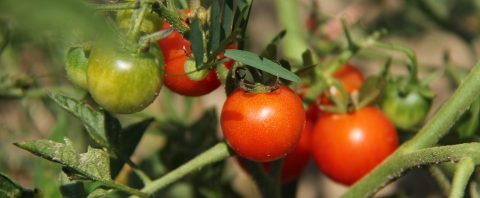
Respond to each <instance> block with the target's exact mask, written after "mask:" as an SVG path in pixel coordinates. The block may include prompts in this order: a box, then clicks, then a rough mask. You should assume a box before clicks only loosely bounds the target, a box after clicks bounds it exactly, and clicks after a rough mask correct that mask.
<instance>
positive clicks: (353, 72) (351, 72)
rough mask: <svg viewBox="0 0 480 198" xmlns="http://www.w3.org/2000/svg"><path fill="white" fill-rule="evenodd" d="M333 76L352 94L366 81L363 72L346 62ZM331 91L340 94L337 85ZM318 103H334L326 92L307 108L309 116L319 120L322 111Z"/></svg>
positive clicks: (313, 119)
mask: <svg viewBox="0 0 480 198" xmlns="http://www.w3.org/2000/svg"><path fill="white" fill-rule="evenodd" d="M333 77H334V78H336V79H338V80H339V81H340V82H341V83H342V86H343V87H344V88H345V90H346V91H347V92H348V93H350V94H351V93H353V92H356V91H358V90H359V89H360V87H361V86H362V83H363V82H364V81H365V79H364V77H363V74H362V73H361V72H360V71H359V70H358V69H357V68H356V67H355V66H353V65H352V64H350V63H347V64H344V65H343V66H342V67H341V68H340V69H339V70H337V71H336V72H335V74H333ZM329 91H330V93H331V94H338V90H337V89H336V88H335V87H332V88H331V89H330V90H329ZM318 103H320V104H321V105H330V104H332V103H331V101H330V100H328V97H327V96H326V95H325V94H322V95H320V96H319V97H318V101H317V102H316V103H313V104H311V105H310V106H309V107H308V109H307V118H311V119H312V121H315V120H317V118H318V114H319V113H320V109H319V108H318Z"/></svg>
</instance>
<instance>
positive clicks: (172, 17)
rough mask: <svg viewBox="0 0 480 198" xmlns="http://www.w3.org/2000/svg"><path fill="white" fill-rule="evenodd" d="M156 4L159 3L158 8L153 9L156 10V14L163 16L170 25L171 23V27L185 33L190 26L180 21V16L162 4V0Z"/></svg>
mask: <svg viewBox="0 0 480 198" xmlns="http://www.w3.org/2000/svg"><path fill="white" fill-rule="evenodd" d="M158 5H159V6H158V9H155V10H154V11H155V12H157V13H158V15H160V16H162V17H163V18H165V20H167V22H168V23H169V24H170V25H172V27H173V28H174V29H175V30H177V31H178V32H180V33H181V34H185V33H187V32H188V31H189V30H190V28H189V27H188V26H187V25H185V24H184V23H183V22H182V20H180V17H179V16H178V14H177V13H176V12H175V11H173V10H170V9H168V8H167V7H165V5H163V4H162V2H158Z"/></svg>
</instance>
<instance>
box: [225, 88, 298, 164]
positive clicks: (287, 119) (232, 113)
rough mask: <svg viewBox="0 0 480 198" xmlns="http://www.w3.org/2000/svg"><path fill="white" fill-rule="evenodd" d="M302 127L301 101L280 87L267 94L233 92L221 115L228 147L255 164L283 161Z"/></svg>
mask: <svg viewBox="0 0 480 198" xmlns="http://www.w3.org/2000/svg"><path fill="white" fill-rule="evenodd" d="M304 125H305V111H304V110H303V106H302V101H301V100H300V98H299V97H298V96H297V95H296V94H295V93H294V92H293V91H292V90H291V89H290V88H288V87H286V86H284V85H280V87H279V88H278V89H276V90H274V91H271V92H268V93H249V92H247V91H245V90H243V89H241V88H237V89H236V90H234V91H233V92H232V93H231V94H230V95H229V96H228V98H227V100H226V101H225V103H224V105H223V109H222V113H221V127H222V130H223V135H224V137H225V140H226V141H227V142H228V143H229V145H230V147H231V148H232V149H233V150H234V151H235V152H236V153H237V154H238V155H239V156H241V157H244V158H246V159H249V160H252V161H257V162H267V161H273V160H277V159H280V158H282V157H285V156H286V155H287V154H288V153H290V152H291V151H292V150H293V149H294V148H295V146H296V145H297V143H298V141H299V139H300V135H301V133H302V130H303V127H304Z"/></svg>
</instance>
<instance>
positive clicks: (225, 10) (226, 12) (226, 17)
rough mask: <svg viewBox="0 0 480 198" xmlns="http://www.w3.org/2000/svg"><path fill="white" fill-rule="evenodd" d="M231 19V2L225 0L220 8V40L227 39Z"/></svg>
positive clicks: (230, 27)
mask: <svg viewBox="0 0 480 198" xmlns="http://www.w3.org/2000/svg"><path fill="white" fill-rule="evenodd" d="M232 19H233V0H225V2H224V3H223V6H222V20H221V21H222V29H221V32H220V40H224V39H225V38H227V35H229V34H230V32H231V29H232Z"/></svg>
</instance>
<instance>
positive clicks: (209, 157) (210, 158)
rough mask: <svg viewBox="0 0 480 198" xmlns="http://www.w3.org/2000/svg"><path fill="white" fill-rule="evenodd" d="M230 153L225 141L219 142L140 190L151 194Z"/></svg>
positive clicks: (222, 158)
mask: <svg viewBox="0 0 480 198" xmlns="http://www.w3.org/2000/svg"><path fill="white" fill-rule="evenodd" d="M230 155H231V153H230V151H229V149H228V146H227V144H226V143H225V142H220V143H218V144H216V145H215V146H213V147H212V148H210V149H208V150H207V151H205V152H203V153H202V154H200V155H198V156H197V157H195V158H193V159H192V160H190V161H188V162H187V163H185V164H183V165H181V166H180V167H178V168H176V169H175V170H172V171H171V172H169V173H167V174H166V175H164V176H163V177H161V178H159V179H156V180H154V181H152V182H151V183H150V184H148V185H146V186H145V187H144V188H143V189H142V192H144V193H147V194H149V195H151V194H153V193H155V192H156V191H158V190H160V189H162V188H164V187H166V186H167V185H169V184H171V183H173V182H175V181H177V180H178V179H180V178H182V177H183V176H185V175H187V174H189V173H191V172H194V171H198V170H200V169H201V168H203V167H205V166H207V165H210V164H213V163H216V162H219V161H221V160H224V159H226V158H227V157H229V156H230Z"/></svg>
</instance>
